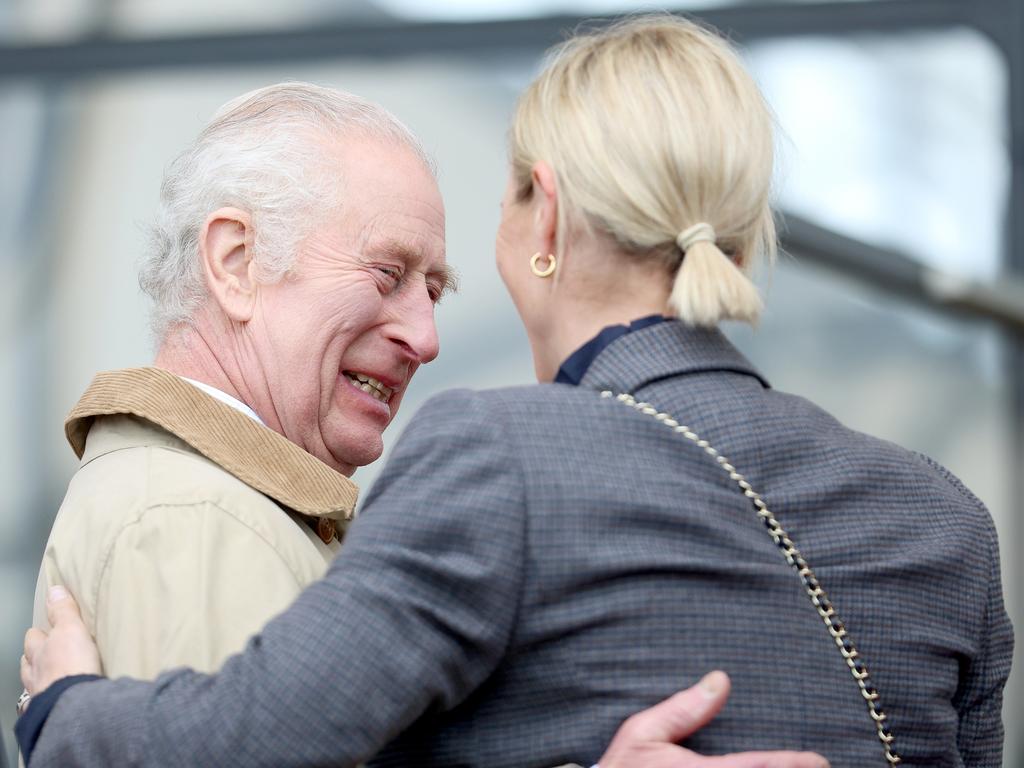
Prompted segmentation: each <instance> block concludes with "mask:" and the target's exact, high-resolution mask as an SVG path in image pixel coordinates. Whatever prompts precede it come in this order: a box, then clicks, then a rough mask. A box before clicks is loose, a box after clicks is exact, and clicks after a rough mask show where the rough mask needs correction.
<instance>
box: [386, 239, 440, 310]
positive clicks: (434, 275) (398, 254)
mask: <svg viewBox="0 0 1024 768" xmlns="http://www.w3.org/2000/svg"><path fill="white" fill-rule="evenodd" d="M379 250H380V252H382V253H384V254H386V255H388V256H391V257H392V258H396V259H401V260H402V261H404V262H405V263H406V264H413V263H415V262H417V261H419V260H420V254H419V253H418V252H417V251H415V250H414V249H412V248H410V247H409V246H407V245H405V244H404V243H401V242H399V241H397V240H388V241H387V242H384V243H382V244H381V245H380V247H379ZM427 277H428V278H430V279H432V280H440V282H441V292H440V294H438V298H441V297H442V296H447V295H448V294H450V293H458V290H459V273H458V272H457V271H456V269H455V267H452V266H451V265H449V264H445V265H444V266H441V267H438V268H437V269H431V270H428V271H427Z"/></svg>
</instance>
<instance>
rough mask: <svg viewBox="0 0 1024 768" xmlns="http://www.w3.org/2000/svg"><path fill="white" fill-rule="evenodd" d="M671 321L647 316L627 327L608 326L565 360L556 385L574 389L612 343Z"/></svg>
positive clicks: (660, 316) (656, 316) (665, 318)
mask: <svg viewBox="0 0 1024 768" xmlns="http://www.w3.org/2000/svg"><path fill="white" fill-rule="evenodd" d="M671 319H672V318H670V317H664V316H662V315H648V316H647V317H641V318H640V319H639V320H634V321H633V322H631V323H630V324H629V325H609V326H608V327H607V328H604V329H603V330H602V331H601V332H600V333H599V334H597V336H595V337H594V338H592V339H591V340H590V341H588V342H587V343H586V344H584V345H583V346H582V347H580V348H579V349H577V350H576V351H575V352H573V353H572V354H571V355H569V357H567V358H566V359H565V362H564V363H562V367H561V368H559V369H558V375H557V376H555V382H556V383H558V384H570V385H572V386H574V387H577V386H579V383H580V382H581V381H582V380H583V377H584V376H585V375H586V373H587V369H588V368H590V364H591V363H592V362H594V358H596V357H597V356H598V355H599V354H601V352H602V351H603V350H604V348H605V347H607V346H608V345H609V344H611V343H612V342H613V341H615V340H616V339H618V338H621V337H622V336H625V335H626V334H627V333H632V332H633V331H639V330H640V329H641V328H648V327H650V326H652V325H657V324H658V323H664V322H666V321H668V320H671Z"/></svg>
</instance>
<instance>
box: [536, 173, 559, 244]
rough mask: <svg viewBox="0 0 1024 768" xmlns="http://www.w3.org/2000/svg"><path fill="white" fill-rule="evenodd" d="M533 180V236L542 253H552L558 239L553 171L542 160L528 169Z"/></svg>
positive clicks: (555, 187) (556, 191)
mask: <svg viewBox="0 0 1024 768" xmlns="http://www.w3.org/2000/svg"><path fill="white" fill-rule="evenodd" d="M530 177H531V180H532V181H533V206H534V211H533V215H534V237H535V238H536V240H537V249H538V250H540V251H541V252H542V253H545V254H547V253H554V252H555V247H556V243H557V241H558V185H557V184H556V183H555V172H554V171H553V170H552V169H551V166H550V165H548V164H547V163H545V162H544V161H543V160H538V161H537V162H536V163H534V164H533V168H531V169H530Z"/></svg>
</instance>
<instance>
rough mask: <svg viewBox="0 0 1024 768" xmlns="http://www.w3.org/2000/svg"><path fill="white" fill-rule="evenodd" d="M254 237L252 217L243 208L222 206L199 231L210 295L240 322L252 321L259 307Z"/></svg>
mask: <svg viewBox="0 0 1024 768" xmlns="http://www.w3.org/2000/svg"><path fill="white" fill-rule="evenodd" d="M253 241H254V232H253V227H252V217H251V216H250V215H249V214H248V213H246V212H245V211H243V210H241V209H239V208H218V209H217V210H216V211H214V212H213V213H211V214H210V215H209V216H207V217H206V221H205V222H203V228H202V230H200V232H199V257H200V259H202V262H203V272H204V273H205V275H206V286H207V288H208V289H209V291H210V296H212V297H213V299H214V301H216V302H217V304H218V306H220V308H221V310H222V311H223V312H224V314H225V315H227V317H229V318H230V319H231V320H233V321H235V322H236V323H245V322H248V321H249V320H250V319H251V318H252V314H253V311H254V310H255V307H256V291H257V282H256V278H255V270H256V265H255V264H254V263H253V260H252V249H253Z"/></svg>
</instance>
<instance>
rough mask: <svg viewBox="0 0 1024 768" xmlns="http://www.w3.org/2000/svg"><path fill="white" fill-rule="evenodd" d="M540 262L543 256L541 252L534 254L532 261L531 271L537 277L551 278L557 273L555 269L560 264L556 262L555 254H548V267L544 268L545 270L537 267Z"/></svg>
mask: <svg viewBox="0 0 1024 768" xmlns="http://www.w3.org/2000/svg"><path fill="white" fill-rule="evenodd" d="M540 260H541V254H540V251H538V252H537V253H535V254H533V257H532V258H531V259H530V271H531V272H533V274H535V275H536V276H537V277H551V275H553V274H554V273H555V267H557V266H558V262H557V261H556V260H555V255H554V254H553V253H549V254H548V265H547V266H546V267H544V269H541V268H540V267H538V266H537V262H539V261H540Z"/></svg>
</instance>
